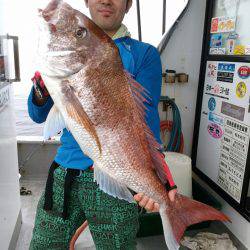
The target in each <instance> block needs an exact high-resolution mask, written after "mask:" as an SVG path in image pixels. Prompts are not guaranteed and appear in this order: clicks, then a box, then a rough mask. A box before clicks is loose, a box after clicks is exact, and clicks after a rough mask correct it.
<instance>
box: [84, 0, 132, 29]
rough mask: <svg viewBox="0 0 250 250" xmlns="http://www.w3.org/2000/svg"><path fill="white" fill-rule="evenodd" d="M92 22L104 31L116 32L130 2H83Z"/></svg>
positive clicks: (117, 0)
mask: <svg viewBox="0 0 250 250" xmlns="http://www.w3.org/2000/svg"><path fill="white" fill-rule="evenodd" d="M85 3H86V6H87V7H88V8H89V11H90V15H91V18H92V20H93V21H94V22H95V23H96V24H97V25H98V26H99V27H100V28H102V29H103V30H104V31H115V30H117V29H118V28H119V27H120V25H121V23H122V20H123V18H124V15H125V13H126V12H128V10H129V8H130V7H131V4H132V0H85Z"/></svg>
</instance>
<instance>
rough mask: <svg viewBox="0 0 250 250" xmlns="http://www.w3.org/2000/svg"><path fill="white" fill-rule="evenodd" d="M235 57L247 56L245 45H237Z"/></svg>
mask: <svg viewBox="0 0 250 250" xmlns="http://www.w3.org/2000/svg"><path fill="white" fill-rule="evenodd" d="M234 55H236V56H242V55H245V46H244V45H236V46H235V48H234Z"/></svg>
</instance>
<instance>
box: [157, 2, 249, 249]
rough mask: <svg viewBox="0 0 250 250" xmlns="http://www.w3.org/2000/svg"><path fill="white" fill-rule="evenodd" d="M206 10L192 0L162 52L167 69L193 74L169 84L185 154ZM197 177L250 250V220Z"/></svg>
mask: <svg viewBox="0 0 250 250" xmlns="http://www.w3.org/2000/svg"><path fill="white" fill-rule="evenodd" d="M205 9H206V0H191V2H190V6H189V9H188V11H187V13H186V14H185V16H184V17H183V19H182V20H181V21H180V22H179V24H178V27H177V29H176V30H175V31H174V33H173V35H172V37H171V38H170V41H169V43H168V45H167V46H166V48H165V49H164V51H163V53H162V55H161V59H162V64H163V70H166V69H173V70H176V72H177V73H178V72H179V73H183V72H184V73H187V74H188V75H189V81H188V83H185V84H178V83H176V84H172V85H170V84H168V85H167V95H168V96H169V97H171V98H174V99H175V102H176V104H177V105H178V108H179V110H180V113H181V118H182V131H183V134H184V139H185V146H184V153H185V154H187V155H189V156H191V150H192V137H193V129H194V120H195V108H196V95H197V90H198V83H199V73H200V63H201V54H202V43H203V31H204V20H205ZM160 110H161V108H160ZM165 116H166V114H165V113H163V112H161V118H162V119H165V118H166V117H165ZM194 178H195V179H196V180H197V181H199V183H200V184H202V186H203V187H204V188H206V189H208V190H209V191H210V192H211V193H212V194H214V195H215V197H216V198H217V199H218V200H219V201H220V202H221V204H222V206H223V208H222V210H223V212H225V213H226V214H227V215H228V216H229V217H231V219H232V223H226V226H227V227H228V228H229V229H230V231H232V233H233V234H234V235H235V236H236V237H237V238H238V239H239V240H240V241H241V242H242V243H243V244H244V245H245V246H246V247H247V249H250V238H249V235H250V223H249V222H248V221H247V220H245V219H244V218H243V217H242V216H241V215H240V214H239V213H238V212H237V211H236V210H234V209H233V208H232V207H231V206H230V205H229V204H228V203H227V202H226V201H225V200H223V199H222V198H221V197H220V196H219V195H217V194H216V193H215V192H213V191H212V190H211V189H210V188H209V187H208V186H207V185H206V184H205V183H204V182H203V181H201V180H200V178H199V177H197V176H196V175H194ZM249 192H250V190H249Z"/></svg>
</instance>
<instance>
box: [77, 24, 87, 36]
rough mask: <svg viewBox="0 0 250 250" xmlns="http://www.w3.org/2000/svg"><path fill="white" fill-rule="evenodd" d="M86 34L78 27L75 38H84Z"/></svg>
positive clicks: (83, 29)
mask: <svg viewBox="0 0 250 250" xmlns="http://www.w3.org/2000/svg"><path fill="white" fill-rule="evenodd" d="M86 34H87V30H86V29H85V28H82V27H80V28H78V29H77V30H76V37H77V38H84V37H85V36H86Z"/></svg>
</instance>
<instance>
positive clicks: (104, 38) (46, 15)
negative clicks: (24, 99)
mask: <svg viewBox="0 0 250 250" xmlns="http://www.w3.org/2000/svg"><path fill="white" fill-rule="evenodd" d="M39 31H40V32H39V42H38V60H39V61H40V66H41V67H42V68H41V71H42V73H43V74H45V75H48V76H52V77H68V76H70V75H72V74H75V73H77V72H79V71H80V70H81V69H82V68H84V67H85V66H86V65H87V64H88V63H89V62H90V61H91V62H92V63H93V62H94V63H96V64H97V63H101V62H103V61H105V60H106V59H107V58H109V59H111V58H112V57H117V54H119V52H118V49H117V48H116V46H115V44H114V42H113V41H112V39H111V38H110V37H109V36H108V35H107V34H106V33H105V32H104V31H103V30H102V29H101V28H99V27H98V26H97V25H96V24H95V23H94V22H93V21H91V20H90V19H89V18H88V17H87V16H86V15H84V14H83V13H81V12H79V11H78V10H75V9H73V8H72V7H71V6H70V5H69V4H67V3H65V2H63V1H60V0H52V1H51V2H50V3H49V4H48V6H47V7H46V8H45V9H43V10H41V9H40V10H39Z"/></svg>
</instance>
